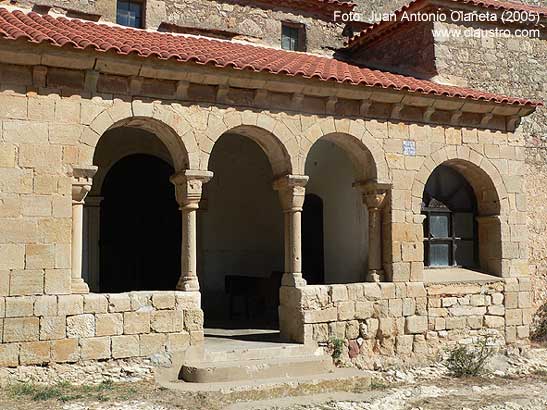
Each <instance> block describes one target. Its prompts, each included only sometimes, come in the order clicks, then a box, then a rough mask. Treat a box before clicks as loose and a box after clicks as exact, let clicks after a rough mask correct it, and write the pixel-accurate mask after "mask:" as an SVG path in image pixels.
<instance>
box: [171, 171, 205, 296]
mask: <svg viewBox="0 0 547 410" xmlns="http://www.w3.org/2000/svg"><path fill="white" fill-rule="evenodd" d="M212 177H213V173H212V172H210V171H199V170H192V169H187V170H185V171H181V172H179V173H178V174H175V175H173V176H172V177H171V182H172V183H173V184H174V185H175V194H176V198H177V202H178V203H179V205H180V210H181V212H182V252H181V274H180V278H179V282H178V284H177V290H183V291H187V292H196V291H199V281H198V276H197V245H196V244H197V233H196V230H197V229H196V211H197V209H198V208H199V201H200V199H201V191H202V185H203V184H204V183H206V182H207V181H209V180H210V179H211V178H212Z"/></svg>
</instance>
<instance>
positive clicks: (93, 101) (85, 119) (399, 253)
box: [0, 44, 527, 363]
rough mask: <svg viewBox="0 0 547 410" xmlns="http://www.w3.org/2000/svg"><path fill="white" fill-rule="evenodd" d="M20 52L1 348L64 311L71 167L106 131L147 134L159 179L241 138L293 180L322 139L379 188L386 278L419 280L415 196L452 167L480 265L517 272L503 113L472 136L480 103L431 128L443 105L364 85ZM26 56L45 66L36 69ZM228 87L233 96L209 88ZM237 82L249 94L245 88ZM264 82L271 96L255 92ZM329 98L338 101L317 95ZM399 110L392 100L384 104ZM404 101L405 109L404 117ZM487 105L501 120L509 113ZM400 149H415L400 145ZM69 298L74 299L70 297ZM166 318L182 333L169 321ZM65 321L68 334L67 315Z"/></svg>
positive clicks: (519, 237)
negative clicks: (384, 194) (167, 161)
mask: <svg viewBox="0 0 547 410" xmlns="http://www.w3.org/2000/svg"><path fill="white" fill-rule="evenodd" d="M33 47H34V46H32V45H19V44H18V45H17V49H16V50H14V49H10V48H9V46H6V48H5V49H2V50H0V61H3V62H4V64H2V65H0V90H1V92H0V106H1V107H3V108H4V109H3V110H1V111H0V121H1V122H2V127H1V133H0V199H1V200H0V296H1V297H2V300H3V301H4V302H3V303H5V304H6V305H8V304H9V305H12V304H17V303H19V301H20V303H22V304H23V305H25V308H24V310H23V312H24V315H23V316H22V317H23V318H26V319H23V321H25V322H27V321H28V323H29V325H28V327H29V332H30V334H31V336H28V335H26V334H25V335H24V336H15V337H16V338H18V337H22V339H13V334H14V332H13V331H12V330H10V329H13V326H16V325H18V324H19V323H18V322H16V321H14V319H15V318H13V317H6V316H8V315H7V313H8V309H7V308H4V309H5V311H4V312H3V313H1V312H0V313H1V314H0V319H2V320H1V323H0V326H1V327H2V328H3V342H4V344H5V345H6V346H7V343H15V345H13V346H12V347H11V348H12V349H21V348H24V347H26V346H27V345H25V346H23V345H22V343H30V342H32V343H35V342H47V343H39V346H40V349H42V350H41V351H42V352H45V351H48V352H50V350H47V349H51V346H52V344H55V343H57V342H51V341H48V340H44V341H41V340H39V337H40V333H39V332H40V330H38V329H40V327H39V326H40V318H41V316H40V315H39V314H37V313H36V303H37V302H36V300H38V299H39V300H40V301H42V300H51V301H56V302H54V305H55V306H57V305H58V304H59V301H60V300H61V301H64V300H65V299H67V298H68V299H67V300H72V299H71V298H72V296H65V295H68V294H70V293H72V291H73V289H72V286H71V277H70V276H71V274H70V272H71V269H70V268H71V261H70V248H71V228H72V217H71V213H70V211H71V199H72V182H73V173H74V169H78V168H84V167H90V166H92V165H93V164H94V157H95V152H96V147H97V145H98V144H99V141H100V140H101V137H102V136H103V135H104V134H105V133H106V132H111V131H112V130H115V129H117V128H119V127H134V128H139V129H141V130H144V131H147V132H148V133H152V134H154V135H155V136H156V137H157V138H159V139H160V140H161V142H162V144H163V145H164V146H165V148H166V152H168V154H169V156H170V157H171V160H172V161H171V162H172V164H173V168H174V170H175V172H180V171H183V170H188V169H190V170H193V171H207V170H208V169H209V167H210V157H211V153H212V151H213V148H214V146H215V143H216V142H217V141H218V140H219V139H220V138H221V137H222V136H223V135H226V134H227V133H232V134H234V133H235V134H238V135H241V136H244V137H247V138H250V139H252V140H254V141H255V142H257V143H258V144H259V145H260V146H261V147H262V149H263V150H264V153H265V154H266V157H267V158H268V160H269V163H270V165H271V167H272V175H274V176H275V177H282V176H286V175H297V176H298V175H304V174H305V163H306V159H307V158H308V155H309V153H310V150H311V149H312V147H313V145H314V144H315V143H316V142H317V141H319V140H322V141H329V142H331V143H334V144H336V145H337V146H338V147H339V148H340V149H342V150H343V151H344V152H345V153H346V154H348V156H349V158H350V160H351V161H352V165H353V170H354V172H355V174H354V176H355V179H354V181H355V182H358V183H361V185H362V183H363V182H366V181H370V180H374V181H378V182H380V183H383V184H386V186H389V189H388V190H389V193H388V200H387V201H386V202H387V205H386V206H385V209H384V215H383V218H384V222H383V225H384V227H385V229H386V230H385V231H384V237H383V242H384V246H385V248H386V249H385V250H384V260H383V262H384V264H383V267H384V270H385V273H386V277H387V280H393V281H394V282H408V281H413V282H421V281H422V280H423V271H424V263H423V257H424V253H423V237H422V235H423V227H422V220H423V217H422V215H421V202H422V195H423V190H424V185H425V183H426V181H427V179H428V177H429V175H430V174H431V172H432V171H433V170H434V169H435V168H436V167H437V166H439V165H441V164H445V165H448V166H452V167H454V168H455V169H457V170H458V172H460V173H462V174H463V175H464V176H465V177H466V178H467V180H468V181H469V182H470V184H471V185H472V186H473V187H474V188H475V192H476V194H477V198H478V200H479V216H484V217H485V218H482V219H481V226H480V228H479V244H480V248H481V267H482V268H483V270H484V271H486V272H488V273H490V274H493V275H497V276H501V277H513V278H515V277H520V276H523V275H525V274H526V272H527V260H526V253H525V251H524V250H525V249H526V247H527V242H526V240H527V237H526V233H525V220H526V203H525V194H524V192H523V161H524V149H523V145H524V143H523V139H522V136H521V135H519V134H514V133H512V132H511V131H510V130H509V131H508V130H507V128H508V127H507V118H506V117H505V116H504V114H501V115H496V116H495V117H493V118H492V119H491V121H490V123H488V127H490V128H488V129H486V128H485V127H484V125H480V124H481V118H482V116H481V114H480V110H483V109H484V108H485V106H486V108H492V106H491V105H488V103H486V102H475V101H468V102H467V104H466V106H468V107H470V108H471V109H473V108H474V109H476V110H479V112H475V111H472V110H471V111H468V112H466V113H465V114H462V115H461V119H462V121H465V123H466V124H468V125H467V126H466V127H455V126H450V125H447V124H449V123H450V118H451V113H450V111H449V108H444V109H439V110H438V111H435V112H434V113H433V114H432V115H431V116H430V117H429V118H428V120H427V121H429V123H427V124H426V123H424V118H426V116H425V115H424V111H425V108H424V107H425V106H431V105H432V104H434V103H435V104H437V103H439V104H441V103H442V104H445V105H444V107H450V104H449V103H450V102H452V100H450V99H447V98H446V99H445V98H443V99H434V97H428V96H425V95H421V96H419V95H417V94H412V95H409V94H403V92H395V91H394V92H391V91H385V90H376V89H375V90H373V92H372V93H371V90H370V89H369V87H356V86H347V87H345V86H343V85H340V84H337V83H336V84H333V83H330V82H323V81H316V82H313V80H304V79H300V80H298V79H294V78H288V77H286V76H281V75H278V76H274V75H264V76H262V75H261V74H259V73H253V75H256V76H257V77H253V78H256V79H258V80H259V81H256V82H250V81H249V80H248V78H247V79H243V80H242V78H241V76H243V75H248V73H243V74H242V73H240V72H239V71H237V70H230V69H225V70H219V69H212V68H209V67H204V66H199V65H191V64H179V63H174V62H171V61H168V62H158V61H157V60H145V59H142V58H137V57H135V59H132V57H127V58H125V59H124V58H114V57H112V56H109V55H108V56H107V55H105V56H103V55H100V56H98V55H97V54H94V53H91V52H89V53H82V52H74V53H71V51H70V50H65V51H64V52H63V53H62V54H61V55H59V54H53V53H50V50H49V49H48V48H46V47H42V48H40V49H39V51H37V50H38V49H37V48H33ZM14 51H15V52H14ZM14 56H16V57H17V60H16V61H17V62H19V63H20V64H19V65H14V64H5V62H6V60H7V61H11V62H13V58H14ZM37 58H39V61H40V62H44V64H46V63H47V64H48V66H45V65H36V61H38V60H37ZM59 66H60V67H59ZM93 68H95V71H94V70H93ZM161 76H163V77H161ZM306 81H309V83H306V85H308V84H309V85H310V86H311V87H308V88H309V89H310V90H311V91H313V92H314V94H312V95H310V94H306V95H297V96H298V98H295V94H294V90H295V88H294V85H295V84H298V85H299V86H302V85H303V84H302V83H303V82H306ZM232 83H236V84H239V87H222V86H219V84H232ZM253 85H254V86H255V87H256V88H254V89H253V88H245V87H252V86H253ZM266 87H270V88H274V90H271V89H269V88H268V89H267V90H268V91H266V90H265V89H266ZM302 88H304V87H302ZM333 90H336V92H337V95H339V98H337V99H333V98H331V97H330V96H331V95H332V94H333ZM259 91H260V92H259ZM345 91H348V93H347V94H344V92H345ZM409 96H410V97H412V98H407V97H409ZM374 97H376V99H374ZM415 97H419V98H415ZM428 98H430V99H429V100H428ZM403 99H404V100H405V102H407V104H408V105H404V106H403V105H401V104H395V101H397V102H400V101H402V100H403ZM413 102H418V103H419V104H421V105H419V106H413V105H411V104H412V103H413ZM424 102H425V105H424V104H423V103H424ZM458 102H459V100H458ZM363 106H366V107H367V111H366V115H365V114H363V112H362V111H361V110H362V109H363ZM496 108H499V106H496ZM501 108H503V109H504V111H503V112H506V110H509V111H510V110H511V109H512V108H511V107H508V106H503V107H501ZM509 128H510V127H509ZM143 134H144V133H137V134H135V138H138V137H139V135H141V136H142V135H143ZM405 146H413V147H414V148H415V149H414V150H404V149H403V147H405ZM99 165H100V164H99ZM348 185H349V182H348ZM357 185H358V186H361V185H360V184H357ZM250 199H252V196H251V197H250ZM277 199H278V198H276V200H277ZM210 205H211V204H210ZM128 206H129V205H128ZM363 206H365V205H363ZM483 222H484V224H483ZM366 269H367V267H366V266H363V271H364V272H366ZM44 294H45V295H47V296H42V295H44ZM17 296H25V297H24V298H21V299H18V298H17ZM27 296H28V297H27ZM99 298H101V297H99ZM108 298H110V299H112V298H113V296H109V297H108ZM108 298H107V300H108ZM5 299H7V300H9V301H10V302H5ZM75 299H78V300H81V303H82V304H84V297H83V296H77V295H76V296H75ZM129 299H130V298H129ZM103 300H104V299H103ZM175 300H176V298H175ZM64 303H65V302H63V304H64ZM77 303H78V304H79V303H80V302H77ZM283 303H285V302H284V301H282V307H284V306H283ZM78 306H79V305H78ZM84 306H85V304H84ZM153 306H154V301H153V298H152V307H153ZM175 306H176V305H175ZM289 306H290V305H289ZM52 309H53V310H52V312H54V313H51V314H52V315H53V316H61V319H58V322H59V323H60V324H59V326H62V323H63V322H64V317H65V316H80V315H83V317H82V318H80V317H78V318H77V319H71V320H70V323H71V326H72V325H73V324H74V325H76V324H78V323H80V322H83V323H84V324H85V329H86V330H85V332H86V333H84V335H85V336H84V337H82V340H84V339H86V338H88V337H87V335H89V338H91V337H107V338H108V337H110V339H108V340H109V341H106V340H105V341H104V346H106V345H107V344H108V343H110V344H108V346H111V347H110V348H112V346H113V343H114V342H113V340H118V339H116V338H117V337H119V336H124V337H125V336H128V337H129V338H128V339H127V340H132V341H133V342H135V343H134V344H133V346H136V337H135V336H134V335H133V334H120V335H112V336H97V335H96V333H95V332H96V329H92V327H93V326H92V324H93V323H95V326H96V322H97V320H98V319H97V317H96V315H98V314H105V313H106V314H111V313H121V312H114V311H108V308H107V311H106V312H104V308H103V311H102V312H103V313H96V314H93V313H85V311H84V310H82V312H81V313H80V310H76V311H72V312H73V313H71V314H65V313H64V311H61V312H63V313H61V314H59V310H58V309H59V308H58V307H57V310H55V308H52ZM78 309H79V308H78ZM82 309H84V308H82ZM137 309H138V308H137ZM170 310H172V311H175V310H176V308H175V309H174V310H173V309H172V308H171V309H170ZM170 310H169V309H168V311H170ZM285 311H286V310H285ZM55 312H57V313H55ZM123 313H124V314H125V313H127V315H126V316H128V318H130V317H132V316H133V315H132V313H135V311H134V310H133V308H132V307H130V308H128V309H127V310H124V311H123ZM48 315H49V313H48ZM86 315H93V317H92V316H86ZM170 315H178V314H175V313H173V314H170ZM196 315H199V314H198V313H197V312H196ZM190 317H192V314H190ZM293 317H294V314H292V313H291V315H290V316H289V318H287V317H286V316H285V317H282V321H284V323H285V324H287V323H289V322H290V321H292V319H293ZM179 318H180V316H179ZM6 319H7V320H6ZM18 320H20V319H18ZM146 320H147V319H145V321H146ZM177 320H178V322H177V323H178V325H177V326H179V327H178V328H180V319H177ZM182 320H183V322H182V323H183V325H185V323H186V316H185V315H184V314H183V319H182ZM190 323H193V320H192V321H191V322H190ZM124 324H125V316H124ZM65 326H66V327H67V329H68V328H69V319H68V318H67V319H66V324H65ZM6 329H7V330H8V331H7V332H6ZM22 329H23V330H24V329H27V327H26V325H25V326H24V327H22ZM147 329H148V328H147V327H145V331H147ZM186 330H187V331H192V330H194V329H193V328H190V327H186ZM25 331H26V330H25ZM67 331H68V330H67ZM196 331H197V332H199V330H197V329H196ZM75 332H76V331H75ZM15 334H17V332H15ZM70 334H74V335H77V334H78V333H70ZM6 335H7V336H8V338H7V339H6ZM67 335H68V333H67ZM28 338H30V341H27V339H28ZM113 338H114V339H113ZM144 339H145V338H144ZM16 340H17V341H16ZM120 340H123V339H120ZM67 343H68V342H67ZM71 343H76V342H71ZM83 343H84V344H85V343H86V342H85V341H84V342H83ZM140 343H141V340H140V338H139V346H140ZM80 345H81V342H79V344H78V346H79V349H80V351H81V346H80ZM29 346H30V345H29ZM32 346H33V345H32ZM48 346H49V347H48ZM135 349H136V347H135ZM135 349H134V350H133V353H136V350H135ZM139 349H140V347H139ZM139 352H140V350H139ZM44 354H45V353H44ZM48 354H50V353H48ZM105 354H106V353H105ZM110 354H113V353H112V351H111V353H110ZM139 354H140V353H139ZM116 355H117V353H116ZM12 357H13V356H12ZM86 357H87V356H86ZM25 360H26V359H24V360H23V362H25ZM14 362H15V360H14V361H13V362H12V363H14Z"/></svg>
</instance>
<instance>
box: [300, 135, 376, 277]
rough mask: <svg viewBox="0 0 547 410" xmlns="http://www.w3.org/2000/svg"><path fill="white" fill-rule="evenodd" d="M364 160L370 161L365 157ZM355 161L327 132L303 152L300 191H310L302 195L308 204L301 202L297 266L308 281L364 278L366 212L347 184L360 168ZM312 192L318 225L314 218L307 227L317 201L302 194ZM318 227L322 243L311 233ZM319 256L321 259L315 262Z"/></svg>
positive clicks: (351, 181)
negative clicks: (304, 178)
mask: <svg viewBox="0 0 547 410" xmlns="http://www.w3.org/2000/svg"><path fill="white" fill-rule="evenodd" d="M349 138H351V137H349V136H348V139H349ZM354 151H355V150H354ZM353 154H355V152H354V153H353ZM368 165H369V166H371V162H369V163H368ZM355 166H356V164H355V158H354V157H352V156H350V155H348V153H347V150H346V149H345V148H343V147H342V144H341V143H340V140H338V142H336V141H333V140H330V139H328V138H325V139H320V140H318V141H317V142H315V144H314V145H313V146H312V147H311V149H310V151H309V153H308V156H307V158H306V166H305V174H306V175H308V176H309V181H308V184H307V185H306V193H307V194H308V195H313V197H309V196H307V197H306V202H308V205H306V202H305V203H304V210H303V214H302V219H303V222H302V227H303V241H302V249H303V254H302V264H303V269H302V270H303V271H304V272H303V273H304V274H305V275H307V276H308V277H311V278H312V281H313V282H315V281H316V280H318V279H319V278H321V277H322V281H321V282H320V283H354V282H360V281H362V280H364V278H365V274H366V271H367V245H368V212H367V209H366V207H365V206H364V205H363V202H362V195H361V193H360V192H359V191H358V190H357V189H355V188H354V187H353V183H354V182H355V181H356V179H357V178H358V177H356V175H359V174H360V173H359V172H356V169H355ZM364 167H365V165H363V168H364ZM365 171H366V170H364V169H363V172H365ZM314 197H315V198H319V200H320V201H321V202H322V212H321V213H322V226H319V225H318V223H319V222H316V226H315V227H310V226H309V224H308V222H309V221H310V219H312V220H317V219H318V215H317V213H318V210H317V208H318V205H315V206H311V204H310V202H309V200H308V198H314ZM312 201H315V202H317V199H312ZM310 214H311V215H310ZM320 228H321V231H322V232H323V238H322V242H323V244H324V245H323V248H322V249H320V247H319V245H318V240H319V239H321V238H318V237H317V236H315V234H314V233H318V232H319V229H320ZM312 250H313V251H312ZM321 250H322V251H323V252H324V255H321ZM310 259H311V260H310ZM321 259H322V260H323V265H321V264H320V263H319V261H320V260H321ZM311 269H316V270H317V271H311ZM322 269H323V272H321V270H322Z"/></svg>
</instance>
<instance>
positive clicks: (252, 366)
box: [180, 355, 334, 383]
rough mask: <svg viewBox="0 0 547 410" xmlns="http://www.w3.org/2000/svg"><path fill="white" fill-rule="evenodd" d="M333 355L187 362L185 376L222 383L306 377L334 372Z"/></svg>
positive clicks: (200, 381)
mask: <svg viewBox="0 0 547 410" xmlns="http://www.w3.org/2000/svg"><path fill="white" fill-rule="evenodd" d="M333 370H334V365H333V363H332V358H331V357H329V356H314V355H307V356H300V357H298V356H297V357H277V358H268V359H255V360H230V361H216V362H187V363H185V364H184V365H183V366H182V370H181V372H180V376H181V378H182V380H184V381H186V382H192V383H222V382H234V381H248V380H260V379H274V378H288V377H303V376H312V375H320V374H325V373H329V372H332V371H333Z"/></svg>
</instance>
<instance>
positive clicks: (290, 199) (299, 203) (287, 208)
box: [273, 175, 309, 212]
mask: <svg viewBox="0 0 547 410" xmlns="http://www.w3.org/2000/svg"><path fill="white" fill-rule="evenodd" d="M308 180H309V177H308V176H306V175H284V176H282V177H280V178H277V179H276V180H275V181H274V182H273V188H274V189H275V190H276V191H278V192H279V198H280V200H281V206H282V207H283V211H284V212H297V211H302V207H303V206H304V198H305V195H306V188H305V186H306V184H307V183H308Z"/></svg>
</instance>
